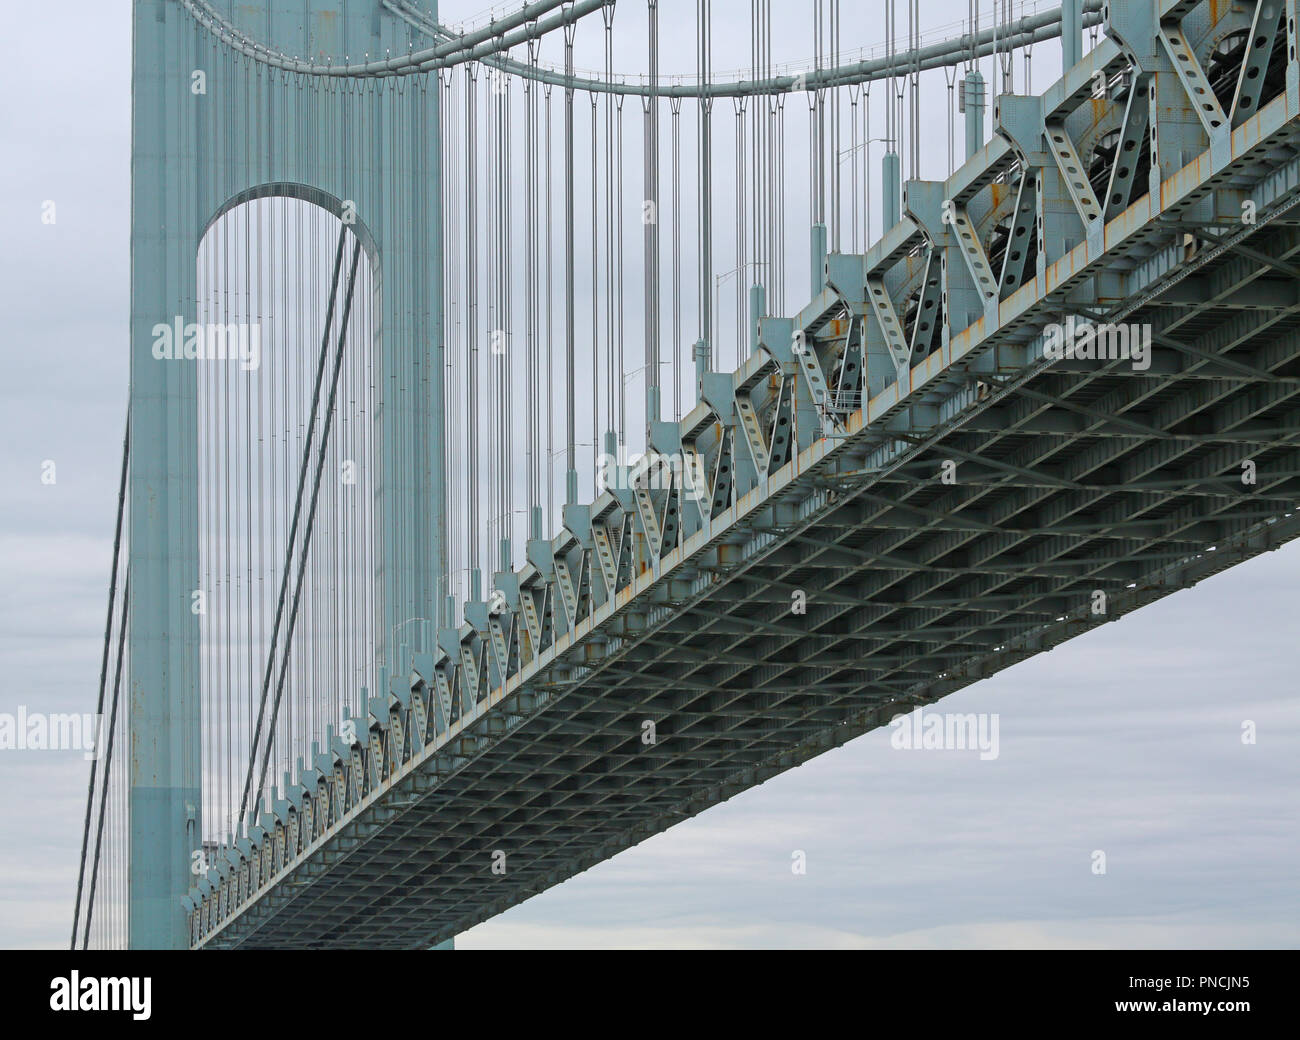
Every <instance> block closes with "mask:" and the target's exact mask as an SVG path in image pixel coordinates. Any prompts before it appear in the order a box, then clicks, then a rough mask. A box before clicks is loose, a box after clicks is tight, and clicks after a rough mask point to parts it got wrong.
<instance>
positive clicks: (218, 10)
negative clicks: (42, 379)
mask: <svg viewBox="0 0 1300 1040" xmlns="http://www.w3.org/2000/svg"><path fill="white" fill-rule="evenodd" d="M1297 2H1298V0H1242V2H1237V3H1218V2H1213V0H1109V2H1108V3H1106V4H1102V3H1100V2H1091V0H1066V2H1065V3H1064V4H1062V5H1061V6H1060V7H1046V6H1041V5H1033V4H1025V5H1021V4H1014V5H1013V4H1011V3H1009V2H1003V0H997V2H995V3H989V4H985V3H979V2H974V0H972V2H970V3H968V4H966V5H954V8H955V11H954V12H952V13H955V15H956V16H957V20H956V21H954V23H953V24H951V25H949V26H947V27H943V28H940V29H938V30H930V29H927V30H926V31H924V32H923V31H922V29H923V27H922V24H921V12H920V5H919V4H918V3H917V2H916V0H888V2H886V3H884V4H881V5H879V6H880V8H881V17H880V19H879V21H880V23H881V24H882V25H883V30H884V35H885V42H884V44H883V45H882V46H879V47H876V48H874V49H872V48H869V47H864V46H862V45H863V44H866V43H870V42H874V41H865V40H861V39H858V38H856V37H855V38H852V39H848V40H846V39H845V38H844V36H843V30H842V23H841V12H840V5H839V2H838V0H817V2H816V3H813V4H810V5H805V4H801V5H795V6H797V7H798V10H797V11H796V12H795V13H794V15H793V16H792V17H793V18H794V19H795V20H796V21H797V22H798V24H799V25H801V26H804V27H805V32H806V35H805V39H807V40H808V41H809V42H808V50H811V51H812V53H813V58H812V59H811V60H806V61H801V62H798V63H791V64H781V63H780V61H778V60H777V58H776V56H775V54H774V47H773V40H774V38H777V39H780V38H781V34H782V30H781V26H782V25H785V24H786V23H784V22H782V21H781V16H782V12H781V11H780V10H779V9H778V10H777V11H776V12H774V11H773V7H772V3H771V0H751V3H750V4H749V5H747V10H746V9H745V8H746V5H734V6H735V7H736V10H731V9H728V11H727V12H726V16H725V18H721V17H718V16H715V14H714V12H713V10H712V3H711V0H696V2H695V3H693V4H691V3H687V2H682V3H670V2H669V0H646V2H643V0H622V2H621V3H618V4H615V3H613V2H609V0H563V2H561V0H538V2H531V3H524V4H522V5H517V6H515V7H513V8H510V9H503V10H499V11H497V12H495V13H494V14H493V15H492V16H491V17H490V18H487V19H484V20H480V21H479V22H478V23H477V24H473V25H467V26H451V25H449V24H445V23H444V22H442V21H441V20H440V15H439V11H438V9H437V5H436V4H428V3H425V4H423V5H420V4H416V3H409V2H404V0H377V2H375V3H366V4H358V3H346V2H344V0H294V2H292V3H291V2H289V0H283V2H281V0H238V2H236V0H134V2H133V4H132V17H133V25H134V59H133V60H134V65H133V73H134V79H133V127H132V214H131V226H132V238H131V316H130V343H129V351H130V399H129V407H128V413H127V433H126V437H125V438H124V443H123V452H122V468H121V481H120V492H119V501H118V509H117V524H116V532H115V539H114V552H113V564H112V574H111V580H110V586H109V594H108V608H107V616H106V624H105V632H104V645H103V655H102V662H101V671H100V676H99V685H98V704H99V708H98V710H99V713H100V714H101V716H102V717H103V718H104V720H105V723H104V733H103V738H102V740H101V747H100V754H99V756H98V757H97V759H96V760H95V761H94V762H92V765H91V775H90V778H89V782H88V790H87V801H86V814H85V818H84V823H83V850H82V864H81V871H80V876H79V881H78V889H77V894H76V909H75V918H74V922H73V928H72V946H73V947H74V948H80V947H86V948H90V947H125V946H132V947H148V948H159V947H161V948H191V949H197V948H217V949H234V948H240V949H246V948H258V947H277V948H325V947H330V948H337V947H363V948H379V947H397V948H428V947H431V946H435V945H438V944H445V943H447V942H448V941H449V940H451V939H452V938H453V937H454V936H455V935H456V934H457V933H459V932H463V931H464V930H465V929H467V928H469V927H471V926H473V925H474V924H476V923H479V922H481V921H484V920H486V919H488V918H490V917H492V916H493V915H495V914H498V913H501V912H502V911H503V910H505V909H507V908H509V907H511V906H514V905H516V904H518V903H520V902H521V901H523V900H525V899H527V898H528V897H529V896H531V895H534V894H536V893H539V892H542V891H544V890H545V889H547V888H549V887H551V886H554V885H556V884H558V883H560V882H562V881H564V880H565V879H567V878H569V877H571V876H573V875H575V874H577V873H579V872H581V871H583V870H585V869H586V868H588V867H590V866H592V865H594V864H596V863H599V862H601V861H602V860H605V859H607V858H609V857H611V856H613V855H615V854H616V853H618V852H620V851H621V850H623V849H626V848H628V847H630V846H632V845H635V844H636V843H638V842H640V841H642V840H644V839H645V838H647V837H649V836H651V835H653V834H656V833H658V832H660V831H663V830H665V829H666V828H668V827H670V826H672V825H673V824H674V823H677V822H679V821H681V820H684V819H687V818H689V817H691V816H693V815H696V814H698V813H700V812H702V811H703V810H705V809H707V808H709V807H710V806H712V805H715V804H717V803H719V802H721V801H723V800H725V799H727V798H730V797H731V796H733V795H735V794H737V793H739V792H741V791H743V790H745V789H747V788H749V787H752V786H754V785H757V784H760V783H762V782H763V781H764V780H766V779H768V778H770V777H772V776H774V775H776V774H778V773H780V772H782V771H784V770H787V769H790V768H792V767H793V766H796V765H798V764H800V763H802V762H804V761H807V760H808V759H810V758H812V757H814V756H816V755H819V754H821V753H822V752H825V751H827V750H829V749H831V748H834V747H837V746H840V745H842V744H844V743H845V742H846V741H849V740H851V739H853V738H854V737H856V736H858V735H860V734H863V733H866V732H868V731H869V730H871V729H873V728H875V727H878V726H880V725H882V724H885V723H887V722H888V720H889V719H890V718H891V717H893V716H894V715H896V714H898V713H900V712H905V711H909V710H911V709H912V708H914V707H916V706H918V705H923V704H929V703H931V702H934V701H936V700H938V699H939V698H942V697H944V696H946V695H947V694H949V693H952V692H953V691H955V690H959V689H961V688H963V687H965V686H967V685H969V684H971V683H974V682H978V681H979V680H981V679H983V678H987V677H988V676H990V675H993V674H994V673H996V672H998V671H999V670H1001V669H1003V668H1006V667H1008V666H1009V665H1012V664H1015V663H1016V662H1018V661H1021V660H1024V659H1025V658H1027V657H1029V656H1032V655H1034V654H1038V653H1041V652H1044V651H1047V650H1050V649H1052V648H1053V647H1055V646H1056V645H1058V644H1060V643H1062V642H1063V641H1065V640H1068V639H1071V638H1073V637H1075V636H1077V635H1080V634H1082V633H1084V632H1087V631H1089V630H1091V629H1092V628H1094V627H1096V626H1098V625H1101V624H1106V623H1109V622H1112V621H1115V620H1118V619H1120V618H1122V617H1124V616H1125V615H1126V614H1128V613H1129V612H1130V611H1132V610H1135V609H1137V608H1139V607H1141V606H1144V605H1146V604H1148V603H1151V602H1153V601H1155V600H1157V599H1160V598H1161V597H1164V596H1167V595H1169V594H1170V593H1172V592H1175V591H1177V590H1179V589H1183V588H1187V587H1189V586H1191V585H1194V584H1196V583H1197V582H1198V581H1200V580H1202V579H1203V578H1205V577H1208V576H1210V575H1213V574H1215V573H1217V572H1218V571H1221V570H1224V569H1226V568H1228V567H1231V566H1234V565H1235V564H1237V563H1240V562H1242V561H1243V560H1246V559H1249V558H1251V557H1253V556H1255V555H1257V554H1260V553H1262V552H1265V551H1267V550H1271V549H1275V548H1277V547H1278V546H1279V545H1281V544H1282V543H1284V542H1285V541H1287V540H1289V539H1291V538H1294V537H1295V536H1296V535H1297V533H1300V515H1298V514H1297V512H1296V502H1297V496H1298V495H1300V447H1298V446H1297V442H1296V436H1297V433H1300V397H1298V395H1300V328H1298V325H1300V321H1298V315H1300V282H1298V281H1297V275H1298V274H1300V145H1298V144H1297V138H1298V135H1300V63H1297V55H1296V43H1297V23H1296V7H1297ZM929 6H930V5H927V7H929ZM963 6H964V8H965V9H964V11H963V10H960V8H961V7H963ZM778 8H779V5H778ZM785 15H786V16H787V17H791V16H790V15H789V12H786V13H785ZM962 15H964V16H965V17H964V18H963V17H961V16H962ZM719 26H721V27H723V28H724V31H725V33H726V34H727V37H728V40H729V42H731V43H732V44H733V45H734V44H735V42H736V41H737V40H739V41H740V43H741V44H743V42H745V41H744V36H745V35H746V34H747V35H748V37H749V40H748V42H749V44H750V51H749V58H750V60H749V62H748V64H747V65H745V67H744V68H742V69H740V70H739V71H736V72H728V73H722V74H719V73H716V72H715V71H714V68H713V59H714V52H715V46H714V30H715V28H717V27H719ZM809 29H810V31H807V30H809ZM851 35H852V34H851ZM688 39H690V40H693V42H694V58H693V60H694V70H693V71H687V70H683V69H680V68H675V69H672V70H664V69H661V67H660V58H661V51H663V50H664V48H663V47H662V42H663V41H664V40H669V41H671V47H670V48H668V50H670V51H671V52H672V53H674V54H685V53H686V48H685V41H686V40H688ZM579 43H581V44H582V45H583V46H584V47H585V48H587V49H586V50H584V51H583V53H589V54H597V53H603V59H604V60H603V68H602V69H599V70H595V71H584V70H580V69H579V68H578V67H577V64H576V59H575V54H576V48H577V47H578V45H579ZM551 54H555V55H557V56H558V55H562V60H551V59H550V58H549V57H548V58H546V59H545V60H544V57H543V56H544V55H551ZM633 54H635V55H637V56H638V57H637V61H636V66H637V67H640V68H642V69H643V71H640V72H636V73H629V72H627V71H626V70H627V68H628V67H629V66H628V61H629V60H630V58H629V55H633ZM1035 55H1037V56H1038V58H1039V75H1038V78H1039V79H1040V80H1041V79H1042V78H1043V74H1042V71H1041V70H1042V67H1043V64H1044V62H1045V61H1046V63H1047V65H1048V68H1049V70H1052V71H1053V72H1054V71H1055V70H1058V69H1059V70H1060V73H1061V75H1060V77H1059V78H1057V79H1056V80H1055V81H1054V82H1051V83H1048V84H1046V85H1045V86H1042V85H1041V84H1040V86H1041V89H1037V90H1036V89H1035V86H1034V83H1033V78H1034V67H1033V60H1032V59H1033V57H1034V56H1035ZM642 56H643V57H642ZM1045 56H1046V57H1045ZM795 57H798V55H795ZM1058 59H1059V60H1058ZM986 73H989V75H986ZM873 88H874V90H873ZM628 122H633V123H637V122H639V133H636V132H632V133H625V124H626V123H628ZM944 127H946V138H945V136H944V131H943V128H944ZM684 129H685V131H686V132H685V133H684V132H683V130H684ZM787 130H788V132H787ZM876 146H878V147H876ZM873 148H875V149H876V152H875V153H874V154H873ZM638 166H639V169H638ZM905 167H906V170H905V169H904V168H905ZM728 219H733V220H734V226H733V227H731V228H724V227H723V224H724V222H725V221H726V220H728ZM637 239H639V240H640V241H639V242H638V241H637ZM790 261H793V262H790ZM628 268H631V274H632V277H629V276H628V270H627V269H628ZM638 274H639V275H640V277H639V278H637V277H636V276H637V275H638ZM638 281H639V283H640V284H639V286H638V285H636V284H635V283H636V282H638Z"/></svg>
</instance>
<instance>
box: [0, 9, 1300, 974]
mask: <svg viewBox="0 0 1300 1040" xmlns="http://www.w3.org/2000/svg"><path fill="white" fill-rule="evenodd" d="M627 2H628V0H624V3H625V4H626V3H627ZM634 6H638V7H639V6H640V5H634ZM774 6H775V7H778V8H781V7H782V6H784V7H786V8H791V7H793V6H794V5H793V2H792V0H791V2H790V3H786V4H784V5H783V4H782V2H781V0H777V3H776V4H775V5H774ZM846 6H847V5H846ZM985 6H986V7H988V6H989V5H987V4H986V5H985ZM478 7H479V5H478V4H470V3H466V4H461V5H458V6H457V7H456V8H453V7H452V5H451V4H446V5H445V12H446V14H447V15H448V16H449V17H455V16H456V15H457V13H458V12H460V13H463V14H464V15H470V14H472V13H474V12H475V11H477V10H478ZM693 7H694V5H693V4H690V3H687V2H684V0H678V2H677V3H675V4H674V3H672V2H669V0H665V2H664V3H662V4H661V12H662V13H661V18H662V19H663V24H664V25H665V26H666V27H669V36H670V39H675V40H677V41H679V43H680V41H682V40H686V39H687V36H686V35H685V34H686V33H687V32H689V31H690V29H691V26H692V12H693ZM732 7H735V8H737V9H738V10H739V11H741V12H743V14H744V17H745V19H747V17H748V10H749V4H748V3H743V2H742V3H739V4H734V5H729V4H727V3H724V2H723V0H717V2H716V3H715V11H716V12H717V16H718V17H719V18H720V19H725V17H726V14H727V11H728V10H730V8H732ZM923 7H924V8H925V9H926V11H927V14H926V16H925V17H926V18H927V25H929V24H940V23H944V22H949V21H952V20H954V19H956V18H959V17H960V16H962V15H963V14H964V12H965V8H966V4H965V3H964V2H957V3H947V4H938V3H935V4H931V3H928V2H927V3H926V4H924V5H923ZM462 8H463V11H461V9H462ZM931 10H933V12H934V13H933V18H932V20H930V14H929V12H930V11H931ZM9 17H10V31H9V32H7V33H5V34H4V35H3V37H0V140H4V141H5V142H6V147H5V161H4V163H3V164H0V217H2V224H0V226H3V227H4V228H5V232H6V248H5V249H4V250H3V251H0V315H2V316H3V336H0V344H2V348H0V349H3V351H4V363H5V378H4V379H3V381H0V402H2V404H3V407H2V408H0V435H2V441H0V443H2V444H3V450H0V467H2V468H0V478H2V479H0V677H2V678H0V713H2V712H8V713H16V712H17V711H18V708H19V706H26V707H27V708H28V709H29V710H32V711H92V710H93V705H94V697H95V689H96V680H97V676H98V668H99V649H100V639H101V636H102V625H103V620H104V619H103V612H104V598H105V586H106V580H107V572H108V560H109V552H110V549H111V540H110V539H111V533H112V530H111V528H112V519H113V511H114V508H115V494H116V479H117V465H118V460H119V452H120V444H121V435H122V420H123V409H124V406H125V401H126V374H127V343H126V334H127V317H128V295H127V290H128V279H127V261H128V218H129V212H128V211H129V206H128V199H129V191H128V187H129V143H130V139H129V129H130V127H129V107H128V102H129V90H130V22H129V4H128V2H127V0H107V2H102V3H101V2H93V3H92V2H89V0H77V2H75V3H72V4H59V5H24V6H22V7H21V8H20V9H16V10H15V11H12V12H10V15H9ZM674 18H675V19H676V21H675V22H674V21H673V19H674ZM868 21H873V20H871V19H867V18H863V17H858V18H857V21H856V23H855V22H854V20H853V19H851V18H850V16H849V13H848V12H847V11H846V15H845V38H846V47H848V46H850V45H851V46H853V47H855V48H856V47H859V46H869V45H873V44H876V43H878V42H880V33H879V28H878V26H877V25H875V24H864V23H866V22H868ZM724 24H725V23H724ZM741 24H742V25H747V21H744V22H742V23H741ZM674 26H675V27H676V28H675V30H673V28H672V27H674ZM728 35H729V34H727V33H725V32H719V33H718V40H719V46H720V47H724V46H727V45H728V43H727V38H728ZM743 36H744V38H740V39H736V40H733V41H731V42H733V43H734V44H735V46H734V47H733V48H732V52H727V53H725V54H719V56H718V57H717V58H716V59H715V63H716V67H717V68H718V69H723V68H733V67H737V66H740V65H741V64H743V63H744V62H745V61H747V56H748V44H747V29H746V30H745V32H744V34H743ZM782 43H783V45H784V47H785V50H781V49H778V53H777V57H778V59H782V58H789V59H798V58H804V57H808V56H809V55H810V53H811V49H812V44H811V40H810V39H809V40H807V41H804V42H799V41H796V42H785V41H784V40H783V41H782ZM678 50H679V51H680V53H676V52H674V51H673V50H672V48H671V47H670V48H669V54H668V56H667V57H666V58H665V66H666V67H670V68H677V69H682V70H683V71H684V70H686V69H688V68H690V66H691V52H690V48H689V46H685V47H681V46H679V47H678ZM674 55H675V56H674ZM728 56H729V58H730V60H728ZM670 58H671V59H672V60H669V59H670ZM1035 61H1036V63H1038V62H1039V61H1040V59H1039V58H1037V57H1036V58H1035ZM598 62H599V56H598V52H595V51H591V52H588V53H587V55H586V60H585V61H584V60H580V62H579V64H587V65H596V64H598ZM1041 62H1042V65H1043V67H1046V65H1047V63H1048V62H1049V59H1048V58H1047V57H1043V58H1042V59H1041ZM1036 68H1037V66H1036ZM1035 75H1036V78H1037V79H1038V86H1040V88H1041V86H1042V85H1043V84H1044V83H1045V82H1046V81H1047V76H1046V75H1045V74H1043V73H1042V72H1038V71H1036V73H1035ZM635 169H636V171H637V176H638V177H639V164H638V165H637V167H636V168H635ZM45 200H54V201H55V202H56V203H57V207H58V209H57V223H56V224H54V225H53V226H50V225H46V224H43V223H42V222H41V206H42V203H43V202H44V201H45ZM792 263H793V261H792ZM799 263H802V261H799ZM637 277H639V275H638V276H637ZM796 295H797V294H796ZM800 302H802V301H800ZM46 460H53V461H54V462H55V463H56V465H57V483H56V484H54V485H52V486H51V485H46V484H43V483H42V482H41V479H40V477H41V467H42V464H43V462H45V461H46ZM1297 587H1300V549H1297V548H1296V547H1295V546H1289V547H1287V548H1284V549H1282V550H1280V551H1278V552H1275V553H1271V554H1267V555H1265V556H1264V557H1262V558H1259V559H1256V560H1254V561H1252V562H1250V563H1247V564H1244V565H1242V566H1239V567H1237V568H1235V569H1233V570H1231V571H1229V572H1227V573H1226V574H1223V575H1220V576H1218V577H1216V578H1213V579H1211V580H1209V581H1207V582H1204V583H1203V584H1202V585H1200V586H1199V587H1197V588H1196V589H1193V590H1190V591H1187V592H1182V593H1178V594H1176V595H1175V596H1173V597H1172V598H1170V599H1167V600H1165V601H1164V602H1162V603H1159V604H1156V605H1154V606H1151V607H1148V608H1146V609H1144V610H1143V611H1141V612H1140V613H1138V614H1136V615H1134V616H1131V617H1129V618H1127V619H1125V620H1124V621H1123V622H1122V623H1120V624H1116V625H1110V626H1106V627H1105V628H1103V629H1101V630H1098V631H1096V632H1093V633H1092V634H1089V635H1086V636H1083V637H1081V638H1079V639H1076V640H1075V641H1073V642H1071V643H1069V644H1067V645H1065V646H1063V647H1060V648H1058V649H1057V650H1055V651H1053V652H1052V653H1050V654H1046V655H1043V656H1041V657H1039V658H1036V659H1034V660H1032V661H1029V662H1026V663H1024V664H1021V665H1018V666H1017V667H1015V668H1013V669H1011V670H1009V671H1007V672H1004V673H1002V674H1001V675H999V676H996V677H994V678H992V679H989V680H986V681H984V682H982V683H980V684H978V685H977V686H974V687H971V688H968V689H967V690H965V691H962V692H961V693H958V694H956V695H954V696H953V697H952V698H949V699H948V700H946V701H944V702H942V704H941V705H940V707H941V708H942V709H943V710H947V711H961V712H988V713H996V714H997V715H998V717H999V722H1000V755H999V757H998V758H997V759H996V760H993V761H981V760H980V758H979V756H978V755H977V754H976V753H974V752H968V751H907V750H897V749H894V748H891V746H890V741H889V732H888V731H887V730H885V731H877V732H876V733H873V734H870V735H868V736H865V737H862V738H859V739H858V740H856V741H854V742H852V743H850V744H849V745H847V746H846V747H844V748H842V749H840V750H837V751H834V752H832V753H830V754H828V755H824V756H822V757H821V758H819V759H817V760H815V761H813V762H811V763H808V764H806V765H804V766H802V767H800V768H798V769H796V770H794V771H792V772H790V773H787V774H785V775H783V776H780V777H778V778H776V779H774V780H771V781H769V782H768V783H766V784H764V785H762V786H761V787H759V788H756V789H753V790H750V791H748V792H746V793H744V794H742V795H740V796H738V797H736V798H734V799H732V800H731V801H730V802H728V803H726V804H725V805H722V806H718V807H716V808H714V809H712V810H710V811H708V812H706V813H704V814H703V815H702V816H700V817H698V818H696V819H694V820H691V821H689V822H687V823H685V824H682V825H679V826H678V827H676V828H674V829H673V830H672V831H670V832H668V833H667V834H664V835H660V836H658V837H656V838H653V839H651V840H650V841H647V842H645V843H643V844H642V845H640V846H638V847H637V848H635V849H631V850H629V851H627V852H624V853H623V854H621V855H619V856H617V857H615V858H614V859H613V860H611V861H609V862H607V863H604V864H602V865H600V866H598V867H596V868H594V869H592V870H590V871H587V872H586V873H584V874H582V875H581V876H579V877H577V878H575V879H573V880H570V881H568V882H566V883H565V884H563V885H560V886H559V887H557V888H555V889H553V890H551V891H549V892H547V893H545V894H543V895H541V896H538V897H536V898H534V899H532V900H530V901H528V902H527V903H525V904H523V905H522V906H520V907H517V908H515V909H513V910H511V911H509V912H507V913H506V914H504V915H502V916H501V917H499V918H497V919H496V920H494V921H491V922H489V923H487V924H484V925H481V926H479V927H477V928H475V929H473V930H471V931H470V932H468V933H466V934H465V935H463V936H461V937H459V938H458V939H457V944H458V945H459V946H461V947H464V948H478V947H490V946H508V945H523V946H529V947H537V946H734V947H750V946H836V947H841V946H843V947H847V946H1025V945H1031V946H1295V945H1296V943H1297V939H1298V938H1300V899H1298V897H1297V892H1298V881H1297V878H1298V877H1300V869H1298V864H1297V853H1298V851H1300V833H1298V824H1300V819H1298V814H1297V799H1296V794H1297V782H1298V781H1300V700H1298V698H1297V695H1296V694H1297V678H1296V677H1297V675H1298V674H1300V647H1298V641H1297V639H1296V635H1297V611H1296V606H1295V602H1296V601H1295V590H1296V588H1297ZM1246 720H1250V721H1253V722H1254V723H1255V726H1256V728H1257V733H1258V741H1257V743H1255V744H1253V745H1246V744H1243V742H1242V739H1241V732H1242V725H1243V722H1245V721H1246ZM86 772H87V763H86V762H84V761H83V760H82V758H81V756H80V755H79V754H77V753H74V752H64V753H54V752H19V751H0V944H3V945H6V946H59V945H65V944H66V942H67V932H68V927H69V924H70V920H71V912H72V896H73V890H74V887H75V881H76V869H77V853H78V847H79V842H80V829H81V815H82V811H83V806H84V797H85V782H86ZM1098 850H1101V851H1104V852H1105V854H1106V873H1105V874H1104V875H1098V874H1095V873H1094V871H1093V862H1094V858H1093V857H1094V852H1096V851H1098ZM796 852H802V853H804V854H805V856H806V862H807V870H806V873H804V874H795V873H793V872H792V869H791V864H792V856H793V855H794V854H795V853H796Z"/></svg>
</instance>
